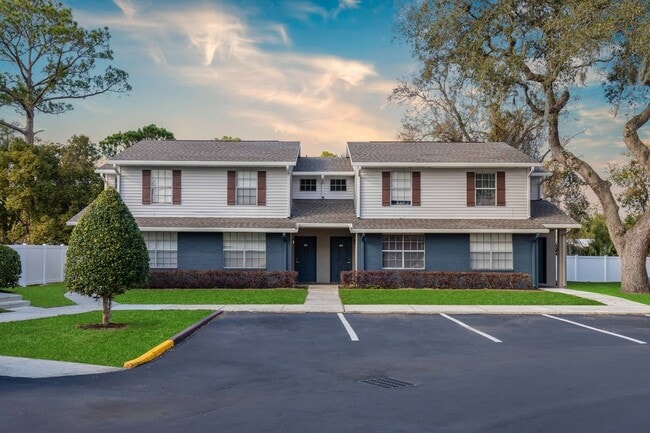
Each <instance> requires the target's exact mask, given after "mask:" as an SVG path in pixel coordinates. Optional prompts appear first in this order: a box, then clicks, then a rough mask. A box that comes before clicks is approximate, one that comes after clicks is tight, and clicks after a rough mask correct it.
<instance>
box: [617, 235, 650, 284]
mask: <svg viewBox="0 0 650 433" xmlns="http://www.w3.org/2000/svg"><path fill="white" fill-rule="evenodd" d="M643 241H644V239H643V238H630V239H627V241H626V244H625V249H624V250H623V253H622V254H621V253H619V254H620V257H621V292H623V293H650V283H649V282H648V271H647V269H646V253H647V248H643V246H644V242H643Z"/></svg>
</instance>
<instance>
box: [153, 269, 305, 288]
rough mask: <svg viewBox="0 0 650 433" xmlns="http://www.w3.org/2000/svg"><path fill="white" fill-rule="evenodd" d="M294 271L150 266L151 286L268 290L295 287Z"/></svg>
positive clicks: (296, 277)
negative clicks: (162, 267)
mask: <svg viewBox="0 0 650 433" xmlns="http://www.w3.org/2000/svg"><path fill="white" fill-rule="evenodd" d="M297 279H298V273H297V272H295V271H229V270H194V269H152V270H151V271H150V273H149V288H150V289H214V288H222V289H247V288H255V289H269V288H278V287H295V285H296V280H297Z"/></svg>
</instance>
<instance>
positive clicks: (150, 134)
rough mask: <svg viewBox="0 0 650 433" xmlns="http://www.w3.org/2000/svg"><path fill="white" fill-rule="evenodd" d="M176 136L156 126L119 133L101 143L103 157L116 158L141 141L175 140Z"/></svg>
mask: <svg viewBox="0 0 650 433" xmlns="http://www.w3.org/2000/svg"><path fill="white" fill-rule="evenodd" d="M175 139H176V138H175V137H174V134H173V133H171V132H169V131H168V130H166V129H165V128H162V127H159V126H156V125H154V124H153V123H152V124H151V125H147V126H143V127H142V128H140V129H137V130H135V131H126V132H122V131H120V132H117V133H115V134H111V135H109V136H108V137H106V138H105V139H103V140H102V141H100V142H99V148H100V150H101V153H102V155H104V156H107V157H109V158H110V157H112V156H115V155H116V154H117V153H118V152H120V151H122V150H124V149H128V148H129V147H131V146H133V145H134V144H135V143H137V142H138V141H141V140H175Z"/></svg>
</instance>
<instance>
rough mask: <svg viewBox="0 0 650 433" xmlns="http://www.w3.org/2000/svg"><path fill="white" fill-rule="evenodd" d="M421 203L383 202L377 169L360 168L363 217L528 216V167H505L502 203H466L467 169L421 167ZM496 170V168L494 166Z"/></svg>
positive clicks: (378, 170)
mask: <svg viewBox="0 0 650 433" xmlns="http://www.w3.org/2000/svg"><path fill="white" fill-rule="evenodd" d="M418 171H420V172H421V173H422V174H421V202H422V203H421V206H382V205H381V172H382V170H380V169H363V170H362V172H361V217H362V218H528V205H527V201H528V191H527V190H528V188H529V187H530V186H529V183H528V175H527V173H528V171H527V169H525V168H506V169H499V170H498V171H505V172H506V205H505V206H475V207H468V206H467V197H466V194H467V193H466V188H467V175H466V172H467V171H486V170H484V169H483V170H478V169H477V170H472V169H467V170H464V169H440V168H436V169H422V170H418ZM494 171H497V170H494Z"/></svg>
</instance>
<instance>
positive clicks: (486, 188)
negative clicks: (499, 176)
mask: <svg viewBox="0 0 650 433" xmlns="http://www.w3.org/2000/svg"><path fill="white" fill-rule="evenodd" d="M496 192H497V185H496V173H476V206H494V205H495V204H496V195H497V194H496Z"/></svg>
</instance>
